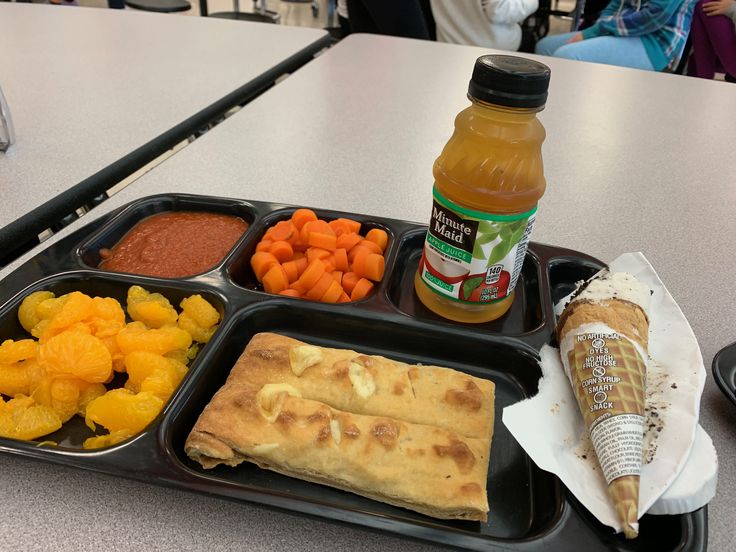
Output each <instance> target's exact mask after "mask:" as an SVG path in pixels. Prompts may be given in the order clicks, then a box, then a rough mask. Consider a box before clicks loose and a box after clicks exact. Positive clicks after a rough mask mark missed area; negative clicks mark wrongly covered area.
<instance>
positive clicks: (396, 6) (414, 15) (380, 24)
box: [347, 0, 430, 40]
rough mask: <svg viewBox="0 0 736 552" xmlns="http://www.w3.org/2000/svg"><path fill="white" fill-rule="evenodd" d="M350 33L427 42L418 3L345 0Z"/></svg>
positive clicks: (385, 0) (414, 0)
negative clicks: (421, 39) (418, 39)
mask: <svg viewBox="0 0 736 552" xmlns="http://www.w3.org/2000/svg"><path fill="white" fill-rule="evenodd" d="M347 8H348V18H349V21H350V30H351V32H353V33H374V34H383V35H392V36H403V37H406V38H423V39H425V40H429V39H430V33H429V29H428V27H427V21H426V18H425V15H424V12H423V11H422V6H421V3H420V1H419V0H347Z"/></svg>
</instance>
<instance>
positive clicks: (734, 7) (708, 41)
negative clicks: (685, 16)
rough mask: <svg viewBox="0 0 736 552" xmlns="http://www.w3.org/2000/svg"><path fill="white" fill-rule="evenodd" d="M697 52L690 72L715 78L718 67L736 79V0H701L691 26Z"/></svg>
mask: <svg viewBox="0 0 736 552" xmlns="http://www.w3.org/2000/svg"><path fill="white" fill-rule="evenodd" d="M690 36H691V37H692V40H693V51H692V54H691V55H690V60H689V61H688V65H687V74H688V75H690V76H693V77H700V78H702V79H712V78H713V77H714V76H715V73H716V70H719V71H725V72H726V80H727V81H730V82H736V0H715V1H711V0H699V2H698V4H697V5H696V6H695V13H694V14H693V26H692V27H691V29H690Z"/></svg>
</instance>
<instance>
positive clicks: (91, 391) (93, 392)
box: [76, 383, 107, 418]
mask: <svg viewBox="0 0 736 552" xmlns="http://www.w3.org/2000/svg"><path fill="white" fill-rule="evenodd" d="M105 393H107V388H106V387H105V386H104V385H103V384H101V383H87V384H86V386H82V387H81V390H80V393H79V398H78V399H77V412H76V414H78V415H79V416H82V417H83V418H84V417H85V415H86V413H87V405H89V403H91V402H92V401H93V400H95V399H96V398H97V397H101V396H102V395H104V394H105Z"/></svg>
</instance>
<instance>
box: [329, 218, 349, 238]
mask: <svg viewBox="0 0 736 552" xmlns="http://www.w3.org/2000/svg"><path fill="white" fill-rule="evenodd" d="M327 224H329V225H330V228H332V230H334V232H335V234H336V235H338V236H340V235H341V234H350V225H349V224H348V223H347V222H345V220H344V219H335V220H331V221H330V222H328V223H327Z"/></svg>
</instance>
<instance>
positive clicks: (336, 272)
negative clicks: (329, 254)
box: [330, 270, 342, 284]
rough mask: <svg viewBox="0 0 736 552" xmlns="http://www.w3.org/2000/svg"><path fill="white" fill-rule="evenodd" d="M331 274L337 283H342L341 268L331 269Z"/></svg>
mask: <svg viewBox="0 0 736 552" xmlns="http://www.w3.org/2000/svg"><path fill="white" fill-rule="evenodd" d="M330 274H331V275H332V278H333V279H334V280H335V281H336V282H337V283H338V284H342V271H341V270H333V271H332V272H330Z"/></svg>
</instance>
